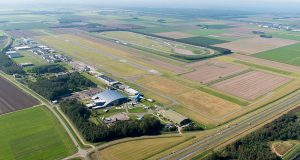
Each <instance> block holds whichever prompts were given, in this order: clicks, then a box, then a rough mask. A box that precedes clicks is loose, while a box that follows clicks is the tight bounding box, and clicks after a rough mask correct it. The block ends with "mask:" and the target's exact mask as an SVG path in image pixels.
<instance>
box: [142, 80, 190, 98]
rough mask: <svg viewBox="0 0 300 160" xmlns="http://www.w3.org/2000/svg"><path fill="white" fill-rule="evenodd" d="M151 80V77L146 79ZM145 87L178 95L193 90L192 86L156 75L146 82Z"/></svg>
mask: <svg viewBox="0 0 300 160" xmlns="http://www.w3.org/2000/svg"><path fill="white" fill-rule="evenodd" d="M153 78H154V77H153ZM146 80H147V81H149V79H146ZM144 85H145V87H147V88H150V89H152V90H155V91H158V92H160V93H163V94H168V95H178V94H181V93H184V92H187V91H189V90H191V88H189V87H187V86H185V85H183V84H180V83H178V82H175V81H172V80H169V79H167V78H163V77H156V78H155V79H153V80H151V81H150V82H146V83H144Z"/></svg>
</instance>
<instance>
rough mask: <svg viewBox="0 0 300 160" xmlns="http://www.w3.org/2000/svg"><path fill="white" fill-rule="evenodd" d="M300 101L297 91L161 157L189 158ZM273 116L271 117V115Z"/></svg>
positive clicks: (165, 158) (166, 158)
mask: <svg viewBox="0 0 300 160" xmlns="http://www.w3.org/2000/svg"><path fill="white" fill-rule="evenodd" d="M299 101H300V93H299V92H297V93H296V94H295V95H293V96H292V97H290V98H289V99H286V100H284V101H281V102H279V103H277V104H274V105H272V106H271V107H269V108H268V109H266V110H264V111H261V112H260V113H257V114H255V115H253V116H252V117H249V118H247V119H245V120H242V121H240V122H239V123H237V124H235V125H232V126H230V127H228V128H226V129H224V130H221V131H219V132H218V133H216V134H214V135H212V136H209V137H207V138H205V139H203V140H200V141H198V142H196V143H194V144H192V145H191V146H188V147H186V148H183V149H181V150H177V151H175V152H173V153H172V154H170V155H168V156H165V157H163V158H161V160H168V159H177V160H182V159H188V158H189V157H190V156H192V155H194V154H195V153H197V152H200V151H205V150H208V149H210V148H212V147H213V146H216V145H218V144H222V143H223V142H222V140H224V139H226V138H227V137H229V136H231V135H233V134H235V133H237V132H239V133H240V131H243V130H245V129H247V128H249V127H251V125H254V124H255V123H257V122H260V121H262V120H265V121H267V120H268V119H271V118H272V116H271V115H272V114H274V113H277V112H281V111H285V110H286V109H289V108H290V107H291V106H292V105H293V106H295V105H297V104H299ZM270 116H271V117H270Z"/></svg>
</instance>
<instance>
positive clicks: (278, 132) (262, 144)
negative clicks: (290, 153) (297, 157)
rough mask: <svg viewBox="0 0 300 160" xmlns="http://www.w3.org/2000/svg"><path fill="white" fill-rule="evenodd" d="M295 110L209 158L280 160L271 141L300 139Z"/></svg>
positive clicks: (211, 159)
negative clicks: (272, 148) (271, 145)
mask: <svg viewBox="0 0 300 160" xmlns="http://www.w3.org/2000/svg"><path fill="white" fill-rule="evenodd" d="M296 111H297V110H294V111H292V112H290V113H288V114H286V115H284V116H282V117H280V118H279V119H277V120H275V121H274V122H272V123H270V124H268V125H266V126H264V127H263V128H262V129H260V130H258V131H256V132H254V133H252V134H250V135H248V136H246V137H244V138H242V139H240V140H238V141H236V142H235V143H233V144H230V145H228V146H227V147H226V148H225V149H224V150H222V151H220V152H217V153H213V154H212V155H211V156H210V157H209V158H208V159H209V160H219V159H237V160H253V159H264V160H277V159H278V160H279V159H281V158H279V157H277V156H276V154H274V153H273V152H272V151H271V149H270V144H269V142H272V141H278V140H280V141H286V140H300V123H299V122H300V120H299V118H298V117H297V116H296Z"/></svg>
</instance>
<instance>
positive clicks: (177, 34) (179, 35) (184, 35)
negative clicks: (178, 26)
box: [155, 32, 195, 39]
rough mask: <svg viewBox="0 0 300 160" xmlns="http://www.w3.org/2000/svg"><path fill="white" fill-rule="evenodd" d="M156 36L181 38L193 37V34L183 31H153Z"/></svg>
mask: <svg viewBox="0 0 300 160" xmlns="http://www.w3.org/2000/svg"><path fill="white" fill-rule="evenodd" d="M155 34H156V35H158V36H163V37H167V38H173V39H182V38H190V37H195V35H193V34H188V33H183V32H160V33H155Z"/></svg>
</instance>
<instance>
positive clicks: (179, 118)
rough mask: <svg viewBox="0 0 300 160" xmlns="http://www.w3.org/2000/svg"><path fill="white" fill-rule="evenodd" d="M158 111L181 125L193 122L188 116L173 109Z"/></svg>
mask: <svg viewBox="0 0 300 160" xmlns="http://www.w3.org/2000/svg"><path fill="white" fill-rule="evenodd" d="M158 113H159V114H160V115H162V116H163V117H165V118H167V119H168V120H170V121H172V122H174V123H176V124H177V125H179V126H183V125H186V124H189V123H191V120H190V119H188V118H187V117H185V116H183V115H181V114H179V113H177V112H175V111H173V110H170V109H169V110H159V111H158Z"/></svg>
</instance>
